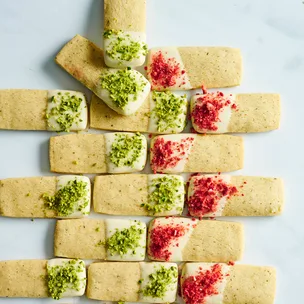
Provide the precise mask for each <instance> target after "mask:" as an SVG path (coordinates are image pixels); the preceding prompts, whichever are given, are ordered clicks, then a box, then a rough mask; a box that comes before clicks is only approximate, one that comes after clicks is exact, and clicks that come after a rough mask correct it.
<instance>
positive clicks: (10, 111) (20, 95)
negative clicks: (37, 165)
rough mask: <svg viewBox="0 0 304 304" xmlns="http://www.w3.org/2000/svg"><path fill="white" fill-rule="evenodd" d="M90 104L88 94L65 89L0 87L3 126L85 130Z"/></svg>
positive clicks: (1, 127)
mask: <svg viewBox="0 0 304 304" xmlns="http://www.w3.org/2000/svg"><path fill="white" fill-rule="evenodd" d="M87 124H88V108H87V102H86V98H85V95H84V94H83V93H81V92H76V91H66V90H23V89H9V90H0V129H6V130H48V131H57V132H69V131H80V130H85V129H86V128H87Z"/></svg>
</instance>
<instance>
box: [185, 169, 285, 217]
mask: <svg viewBox="0 0 304 304" xmlns="http://www.w3.org/2000/svg"><path fill="white" fill-rule="evenodd" d="M187 197H188V198H187V205H188V211H189V213H190V215H191V216H198V217H215V216H274V215H279V214H281V213H282V211H283V205H284V191H283V181H282V180H281V179H280V178H271V177H258V176H231V175H198V176H192V177H191V178H190V180H189V187H188V194H187Z"/></svg>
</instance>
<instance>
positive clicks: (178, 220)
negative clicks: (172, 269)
mask: <svg viewBox="0 0 304 304" xmlns="http://www.w3.org/2000/svg"><path fill="white" fill-rule="evenodd" d="M197 222H198V220H196V219H191V218H183V217H169V218H165V217H163V218H157V219H155V220H153V221H152V222H151V224H150V226H149V234H148V248H149V247H150V244H151V242H152V241H151V232H152V231H153V229H154V228H155V227H158V226H171V225H172V226H173V227H174V226H176V225H179V226H183V227H185V230H186V231H185V234H184V235H183V236H181V237H179V238H177V239H174V240H173V241H172V242H171V244H170V245H169V247H168V248H167V249H168V251H169V252H171V255H170V258H169V261H172V262H181V261H183V250H184V248H185V246H186V245H187V243H188V241H189V239H190V237H191V234H192V232H193V230H194V228H195V226H196V225H197ZM177 244H178V246H177ZM148 255H149V257H150V259H153V260H155V259H156V258H155V257H153V256H152V255H151V252H150V251H149V252H148Z"/></svg>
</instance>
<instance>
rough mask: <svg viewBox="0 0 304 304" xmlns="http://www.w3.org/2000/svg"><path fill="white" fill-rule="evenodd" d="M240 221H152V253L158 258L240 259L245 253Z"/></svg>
mask: <svg viewBox="0 0 304 304" xmlns="http://www.w3.org/2000/svg"><path fill="white" fill-rule="evenodd" d="M243 242H244V241H243V226H242V224H240V223H234V222H221V221H212V220H209V221H205V220H204V221H198V220H196V219H194V218H192V219H191V218H183V217H166V218H157V219H154V220H152V221H151V222H150V225H149V232H148V256H149V258H150V259H151V260H157V261H172V262H180V261H202V262H228V261H237V260H240V259H241V257H242V252H243V247H244V245H243Z"/></svg>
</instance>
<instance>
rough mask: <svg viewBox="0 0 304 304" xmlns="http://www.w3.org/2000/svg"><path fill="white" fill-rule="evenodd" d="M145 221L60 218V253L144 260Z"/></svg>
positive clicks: (57, 244) (57, 237)
mask: <svg viewBox="0 0 304 304" xmlns="http://www.w3.org/2000/svg"><path fill="white" fill-rule="evenodd" d="M145 250H146V224H145V223H143V222H140V221H136V220H121V219H119V220H118V219H107V220H95V219H86V220H84V219H81V220H62V221H57V223H56V229H55V237H54V254H55V256H57V257H67V258H81V259H97V260H112V261H143V260H144V259H145Z"/></svg>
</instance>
